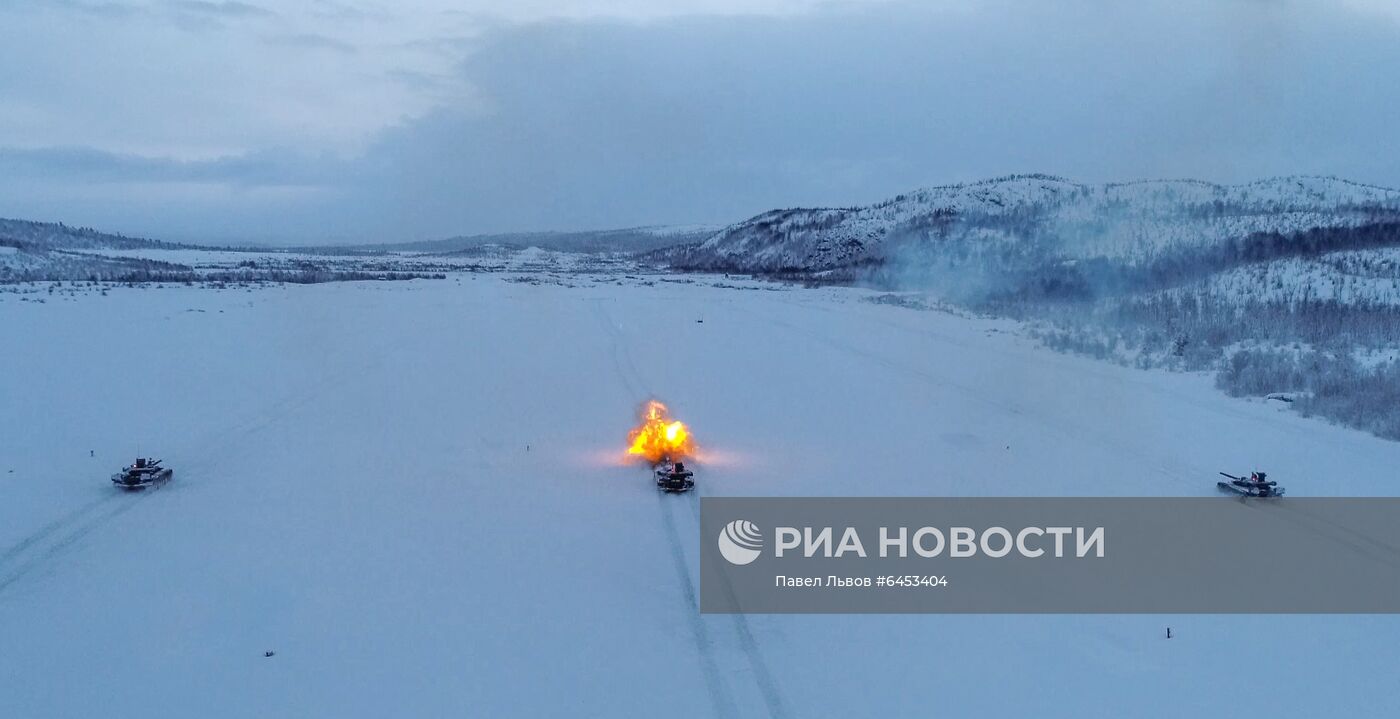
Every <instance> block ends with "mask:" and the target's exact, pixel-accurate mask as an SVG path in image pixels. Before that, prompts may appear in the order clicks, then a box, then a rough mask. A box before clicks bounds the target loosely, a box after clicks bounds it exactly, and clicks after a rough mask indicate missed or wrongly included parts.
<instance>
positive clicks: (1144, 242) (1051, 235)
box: [655, 175, 1400, 279]
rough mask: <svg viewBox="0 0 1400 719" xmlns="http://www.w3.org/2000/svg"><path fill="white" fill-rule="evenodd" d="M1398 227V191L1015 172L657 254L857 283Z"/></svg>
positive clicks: (1161, 255)
mask: <svg viewBox="0 0 1400 719" xmlns="http://www.w3.org/2000/svg"><path fill="white" fill-rule="evenodd" d="M1397 220H1400V192H1398V191H1396V190H1392V189H1388V188H1383V187H1376V186H1372V185H1364V184H1359V183H1355V182H1349V181H1346V180H1340V179H1336V178H1329V177H1281V178H1274V179H1268V180H1261V181H1258V182H1252V183H1248V184H1243V185H1216V184H1211V183H1208V182H1199V181H1193V180H1181V181H1148V182H1133V183H1118V184H1106V185H1086V184H1081V183H1076V182H1071V181H1069V180H1066V179H1063V178H1059V177H1052V176H1049V175H1016V176H1010V177H1002V178H997V179H993V180H986V181H983V182H976V183H970V184H960V185H945V186H941V187H933V188H928V189H924V190H919V191H917V192H912V193H909V194H904V195H900V196H898V197H895V198H892V199H890V200H887V201H884V202H880V203H877V204H874V205H870V206H867V207H850V208H839V209H833V208H822V209H786V210H772V211H769V212H765V213H763V214H760V215H757V216H755V217H753V218H750V219H748V220H745V221H743V222H739V223H737V224H734V225H730V226H729V227H726V228H724V229H722V230H720V231H718V232H716V233H714V234H713V235H711V236H709V237H707V238H705V239H704V240H702V241H698V242H692V243H689V244H686V245H683V246H680V247H675V248H670V249H667V250H663V251H660V252H657V253H655V257H656V258H657V259H658V260H660V261H664V262H666V263H667V264H669V265H670V266H671V267H673V268H676V269H682V270H699V271H705V270H708V271H727V272H753V273H794V274H807V275H817V276H827V277H833V278H838V279H840V278H856V277H860V276H865V275H868V274H869V273H872V272H879V271H882V270H883V271H885V272H890V271H896V270H898V271H913V272H915V273H916V274H917V272H918V271H919V270H920V269H921V265H922V266H929V265H939V266H958V265H970V264H972V263H973V262H974V261H975V263H976V264H979V265H998V266H1000V267H1001V268H1003V269H1006V268H1010V267H1018V268H1021V267H1026V266H1030V265H1044V264H1045V263H1047V262H1050V263H1053V262H1064V261H1072V260H1109V261H1112V262H1114V263H1118V264H1123V265H1128V266H1142V265H1144V264H1151V263H1160V262H1164V261H1167V260H1168V259H1169V258H1171V257H1174V256H1185V255H1197V254H1199V253H1201V252H1203V251H1207V250H1210V249H1212V248H1218V247H1219V246H1221V245H1223V244H1227V243H1234V242H1238V241H1240V240H1243V239H1244V238H1249V237H1255V236H1263V235H1276V236H1280V237H1287V236H1292V235H1298V234H1300V233H1305V232H1308V231H1313V230H1318V229H1329V228H1352V227H1359V226H1362V225H1367V224H1373V223H1379V222H1394V221H1397Z"/></svg>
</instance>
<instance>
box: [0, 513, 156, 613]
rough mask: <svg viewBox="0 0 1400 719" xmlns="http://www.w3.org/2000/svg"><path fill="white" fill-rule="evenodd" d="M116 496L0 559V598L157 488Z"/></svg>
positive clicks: (72, 515)
mask: <svg viewBox="0 0 1400 719" xmlns="http://www.w3.org/2000/svg"><path fill="white" fill-rule="evenodd" d="M112 491H113V492H114V494H112V495H110V496H107V497H103V498H102V499H98V500H96V501H93V502H89V503H88V504H86V505H83V506H82V507H79V508H78V509H76V510H74V511H72V512H69V513H68V514H65V515H63V516H61V517H59V518H58V519H55V520H54V521H52V522H49V523H48V524H46V525H44V526H43V527H41V528H39V530H38V531H36V532H34V533H33V534H30V535H29V536H27V537H25V538H24V539H22V540H20V541H19V542H18V543H16V544H15V545H14V546H12V547H10V548H9V549H7V550H5V553H4V554H3V555H0V595H3V594H4V592H5V590H6V589H8V588H9V587H10V586H11V585H13V584H15V583H17V582H19V581H20V580H22V579H24V578H25V577H27V576H29V575H31V574H33V573H34V572H35V571H36V570H39V569H42V568H44V567H46V566H48V565H49V564H51V563H52V562H53V561H54V560H56V559H58V558H60V557H62V556H63V555H64V554H66V553H67V552H68V551H69V550H70V549H72V548H73V547H74V546H75V545H77V544H78V543H79V542H80V541H82V539H83V538H84V537H86V536H88V535H89V534H92V533H93V532H94V531H96V530H98V529H100V528H101V527H102V526H103V525H106V524H107V523H108V522H111V521H112V520H114V519H116V518H117V517H119V516H121V515H123V514H126V513H127V512H129V511H131V510H132V509H135V508H136V506H137V504H139V503H140V502H141V501H143V500H144V499H146V497H148V496H150V494H151V493H152V492H154V491H158V490H156V489H155V488H151V489H147V490H143V491H142V492H141V494H140V495H138V496H134V497H133V496H125V495H124V494H119V493H118V492H121V490H117V489H113V490H112Z"/></svg>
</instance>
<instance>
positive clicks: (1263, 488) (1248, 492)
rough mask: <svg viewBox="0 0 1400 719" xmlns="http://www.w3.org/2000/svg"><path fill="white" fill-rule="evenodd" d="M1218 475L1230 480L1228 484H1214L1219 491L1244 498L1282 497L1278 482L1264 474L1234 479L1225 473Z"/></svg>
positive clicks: (1231, 475) (1259, 473) (1253, 473)
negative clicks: (1233, 493)
mask: <svg viewBox="0 0 1400 719" xmlns="http://www.w3.org/2000/svg"><path fill="white" fill-rule="evenodd" d="M1220 475H1221V476H1223V477H1228V478H1229V479H1230V481H1229V482H1216V483H1215V486H1217V487H1219V488H1221V489H1224V490H1228V491H1231V492H1235V493H1236V494H1243V495H1244V496H1246V497H1282V496H1283V487H1280V486H1278V482H1275V481H1273V480H1271V479H1269V478H1268V475H1267V474H1265V473H1264V472H1250V473H1249V476H1248V477H1236V476H1235V475H1233V474H1226V473H1225V472H1221V473H1220Z"/></svg>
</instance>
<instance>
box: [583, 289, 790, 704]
mask: <svg viewBox="0 0 1400 719" xmlns="http://www.w3.org/2000/svg"><path fill="white" fill-rule="evenodd" d="M594 308H595V310H596V311H597V313H598V319H599V321H600V322H602V324H603V326H604V329H605V330H606V332H607V333H608V336H609V337H610V339H611V340H612V342H611V344H612V356H613V366H614V367H615V368H616V369H617V372H618V376H619V377H621V378H622V382H623V384H625V385H626V386H627V388H628V391H629V392H631V393H632V394H633V396H634V397H635V396H636V395H637V394H638V390H640V391H641V392H642V393H644V394H645V395H646V396H645V397H642V398H640V399H638V401H644V400H645V399H647V398H650V397H654V396H655V395H654V394H653V393H652V392H651V389H650V387H649V386H648V385H647V383H646V381H645V380H644V379H642V376H641V373H640V372H638V371H637V364H636V362H635V361H633V359H632V354H631V352H629V351H628V349H627V345H626V342H625V341H624V337H623V335H622V331H621V330H620V328H618V326H617V325H616V324H615V323H614V322H613V321H612V318H611V317H610V316H608V314H607V310H606V309H605V308H604V307H603V306H602V305H601V304H596V305H595V306H594ZM689 494H690V495H691V496H690V497H689V498H688V499H687V502H686V503H687V504H688V505H690V508H691V512H690V513H691V515H692V516H693V517H694V518H695V525H694V534H695V535H696V536H698V535H699V534H700V524H699V519H700V500H699V496H700V495H699V492H698V489H697V490H691V492H689ZM657 497H658V499H660V500H661V504H662V519H663V523H664V524H665V530H666V534H667V543H668V544H669V545H670V550H671V556H672V558H673V560H674V562H675V565H676V573H677V576H678V577H679V578H680V580H681V589H682V592H683V593H684V595H685V600H686V604H687V607H688V610H689V611H688V615H689V621H690V623H691V630H692V633H693V634H694V636H695V639H696V644H697V646H698V647H699V648H700V653H701V663H702V666H703V667H704V669H705V672H706V674H707V676H706V682H707V684H709V686H710V690H711V698H712V699H714V700H715V710H716V712H717V713H718V714H719V716H735V715H736V714H735V712H736V706H735V705H734V703H733V699H732V698H729V696H728V689H727V688H726V685H725V683H724V680H723V677H722V676H721V675H720V673H719V671H720V669H719V665H718V663H717V662H716V661H715V659H714V656H713V643H712V641H711V639H710V636H709V630H708V627H707V624H706V622H705V617H704V616H703V615H702V614H700V604H699V601H700V600H699V597H700V594H699V592H698V591H697V587H696V586H695V582H694V580H692V579H691V574H690V563H689V561H687V560H686V557H685V544H684V543H683V542H682V540H681V534H680V531H679V530H678V528H677V522H676V518H675V511H677V510H675V509H674V506H673V505H675V502H673V501H670V499H671V498H670V496H669V495H668V494H667V493H665V492H657ZM731 619H732V620H733V626H734V632H735V635H736V637H737V638H738V640H739V649H740V651H741V652H742V653H743V654H744V658H745V660H746V661H747V663H748V665H749V673H750V674H751V675H752V676H753V679H754V684H755V686H756V688H757V689H758V692H759V695H760V696H761V697H762V698H763V701H764V705H765V707H766V708H767V711H768V716H770V717H775V718H777V719H781V718H782V717H786V716H787V711H786V709H785V708H784V704H783V700H782V695H781V693H780V692H779V690H778V684H777V682H776V681H775V680H774V678H773V674H772V672H771V671H769V669H768V665H767V663H766V662H765V661H764V659H763V655H762V653H761V652H760V651H759V648H758V640H757V638H756V637H755V636H754V633H753V630H752V628H751V627H750V626H749V623H748V618H747V617H746V616H744V615H743V614H733V615H731ZM711 673H713V675H712V676H711ZM716 692H718V693H716Z"/></svg>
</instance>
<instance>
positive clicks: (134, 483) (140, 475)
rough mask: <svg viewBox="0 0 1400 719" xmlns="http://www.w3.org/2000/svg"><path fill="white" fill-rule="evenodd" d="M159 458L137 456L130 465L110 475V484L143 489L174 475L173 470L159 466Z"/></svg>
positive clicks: (123, 487) (167, 479)
mask: <svg viewBox="0 0 1400 719" xmlns="http://www.w3.org/2000/svg"><path fill="white" fill-rule="evenodd" d="M160 462H161V460H159V459H148V458H146V457H137V458H136V461H135V462H132V463H131V465H130V466H128V467H123V468H122V471H120V472H118V473H116V474H114V475H112V484H115V485H117V486H118V487H121V488H122V489H145V488H147V487H150V486H152V485H156V484H164V483H165V482H167V481H169V480H170V478H171V477H173V476H175V470H173V469H170V468H168V467H162V466H160Z"/></svg>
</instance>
